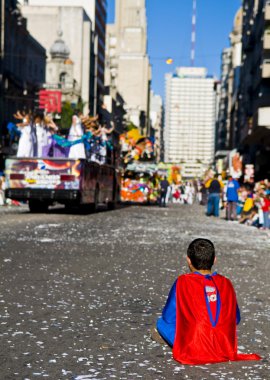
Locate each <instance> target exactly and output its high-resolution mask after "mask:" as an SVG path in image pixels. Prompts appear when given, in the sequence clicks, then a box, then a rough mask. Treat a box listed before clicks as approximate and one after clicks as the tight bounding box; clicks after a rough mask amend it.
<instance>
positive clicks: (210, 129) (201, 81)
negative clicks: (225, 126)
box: [164, 67, 216, 177]
mask: <svg viewBox="0 0 270 380" xmlns="http://www.w3.org/2000/svg"><path fill="white" fill-rule="evenodd" d="M215 120H216V93H215V79H214V78H213V77H211V76H208V75H207V70H206V69H205V68H194V67H180V68H177V70H176V73H175V74H172V73H170V74H167V75H166V105H165V131H164V141H165V162H174V163H181V164H182V170H183V176H184V177H196V176H200V175H202V174H203V171H204V170H206V169H207V168H208V167H209V165H210V164H211V163H212V162H213V159H214V143H215Z"/></svg>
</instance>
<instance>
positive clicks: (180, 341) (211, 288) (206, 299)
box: [157, 272, 260, 365]
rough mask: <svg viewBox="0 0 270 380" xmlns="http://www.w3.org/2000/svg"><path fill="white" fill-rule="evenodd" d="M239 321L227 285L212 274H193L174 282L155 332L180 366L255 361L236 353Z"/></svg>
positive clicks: (230, 285) (231, 290) (228, 282)
mask: <svg viewBox="0 0 270 380" xmlns="http://www.w3.org/2000/svg"><path fill="white" fill-rule="evenodd" d="M213 301H214V302H213ZM212 303H213V304H212ZM239 321H240V313H239V309H238V306H237V301H236V296H235V292H234V289H233V286H232V284H231V282H230V281H229V280H228V279H226V278H225V277H223V276H221V275H218V274H217V273H216V272H215V273H213V274H212V275H205V276H204V275H202V274H200V273H199V272H194V273H190V274H185V275H182V276H180V277H179V278H178V279H177V280H176V282H175V283H174V285H173V287H172V289H171V292H170V294H169V297H168V300H167V303H166V306H165V308H164V310H163V313H162V318H160V319H159V320H158V322H157V329H158V331H159V333H160V335H161V336H162V337H163V338H164V339H165V340H166V341H167V342H168V343H169V344H170V345H172V346H173V357H174V359H175V360H177V361H179V362H180V363H182V364H194V365H196V364H207V363H218V362H225V361H236V360H259V359H260V357H259V356H258V355H256V354H250V355H247V354H238V353H237V337H236V324H237V323H239Z"/></svg>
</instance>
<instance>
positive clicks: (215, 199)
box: [205, 174, 223, 217]
mask: <svg viewBox="0 0 270 380" xmlns="http://www.w3.org/2000/svg"><path fill="white" fill-rule="evenodd" d="M205 187H206V188H207V189H208V201H207V211H206V215H207V216H211V215H214V216H215V217H218V216H219V202H220V193H221V190H222V188H223V184H221V183H220V181H219V180H218V175H217V174H215V175H214V178H213V179H212V180H211V181H208V182H207V183H206V185H205Z"/></svg>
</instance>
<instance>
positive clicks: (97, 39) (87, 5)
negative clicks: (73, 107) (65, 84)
mask: <svg viewBox="0 0 270 380" xmlns="http://www.w3.org/2000/svg"><path fill="white" fill-rule="evenodd" d="M19 2H20V3H21V4H24V9H25V7H26V6H28V7H29V6H31V7H34V6H47V7H52V6H54V7H72V8H74V7H79V8H83V9H84V10H85V12H86V15H87V17H88V18H89V20H90V22H91V31H92V37H91V38H92V41H91V43H89V45H90V48H91V50H92V53H93V54H91V57H90V65H91V71H90V85H89V86H90V90H89V92H90V105H89V108H90V113H91V114H95V113H96V112H99V109H100V107H101V105H102V103H103V95H104V72H105V40H106V19H107V1H106V0H19ZM69 22H70V25H69V28H70V29H73V30H74V32H75V33H76V30H77V28H78V29H80V24H78V23H77V21H76V20H73V21H72V20H70V21H69ZM71 25H72V28H71ZM64 37H65V36H64ZM54 38H55V36H54ZM77 41H78V42H79V38H77ZM67 42H69V41H67ZM71 51H72V49H71ZM75 65H76V64H75ZM84 83H87V84H88V82H87V81H86V82H85V81H84Z"/></svg>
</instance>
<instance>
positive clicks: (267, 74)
mask: <svg viewBox="0 0 270 380" xmlns="http://www.w3.org/2000/svg"><path fill="white" fill-rule="evenodd" d="M262 78H264V79H266V78H270V60H269V59H265V60H264V61H263V64H262Z"/></svg>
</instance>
